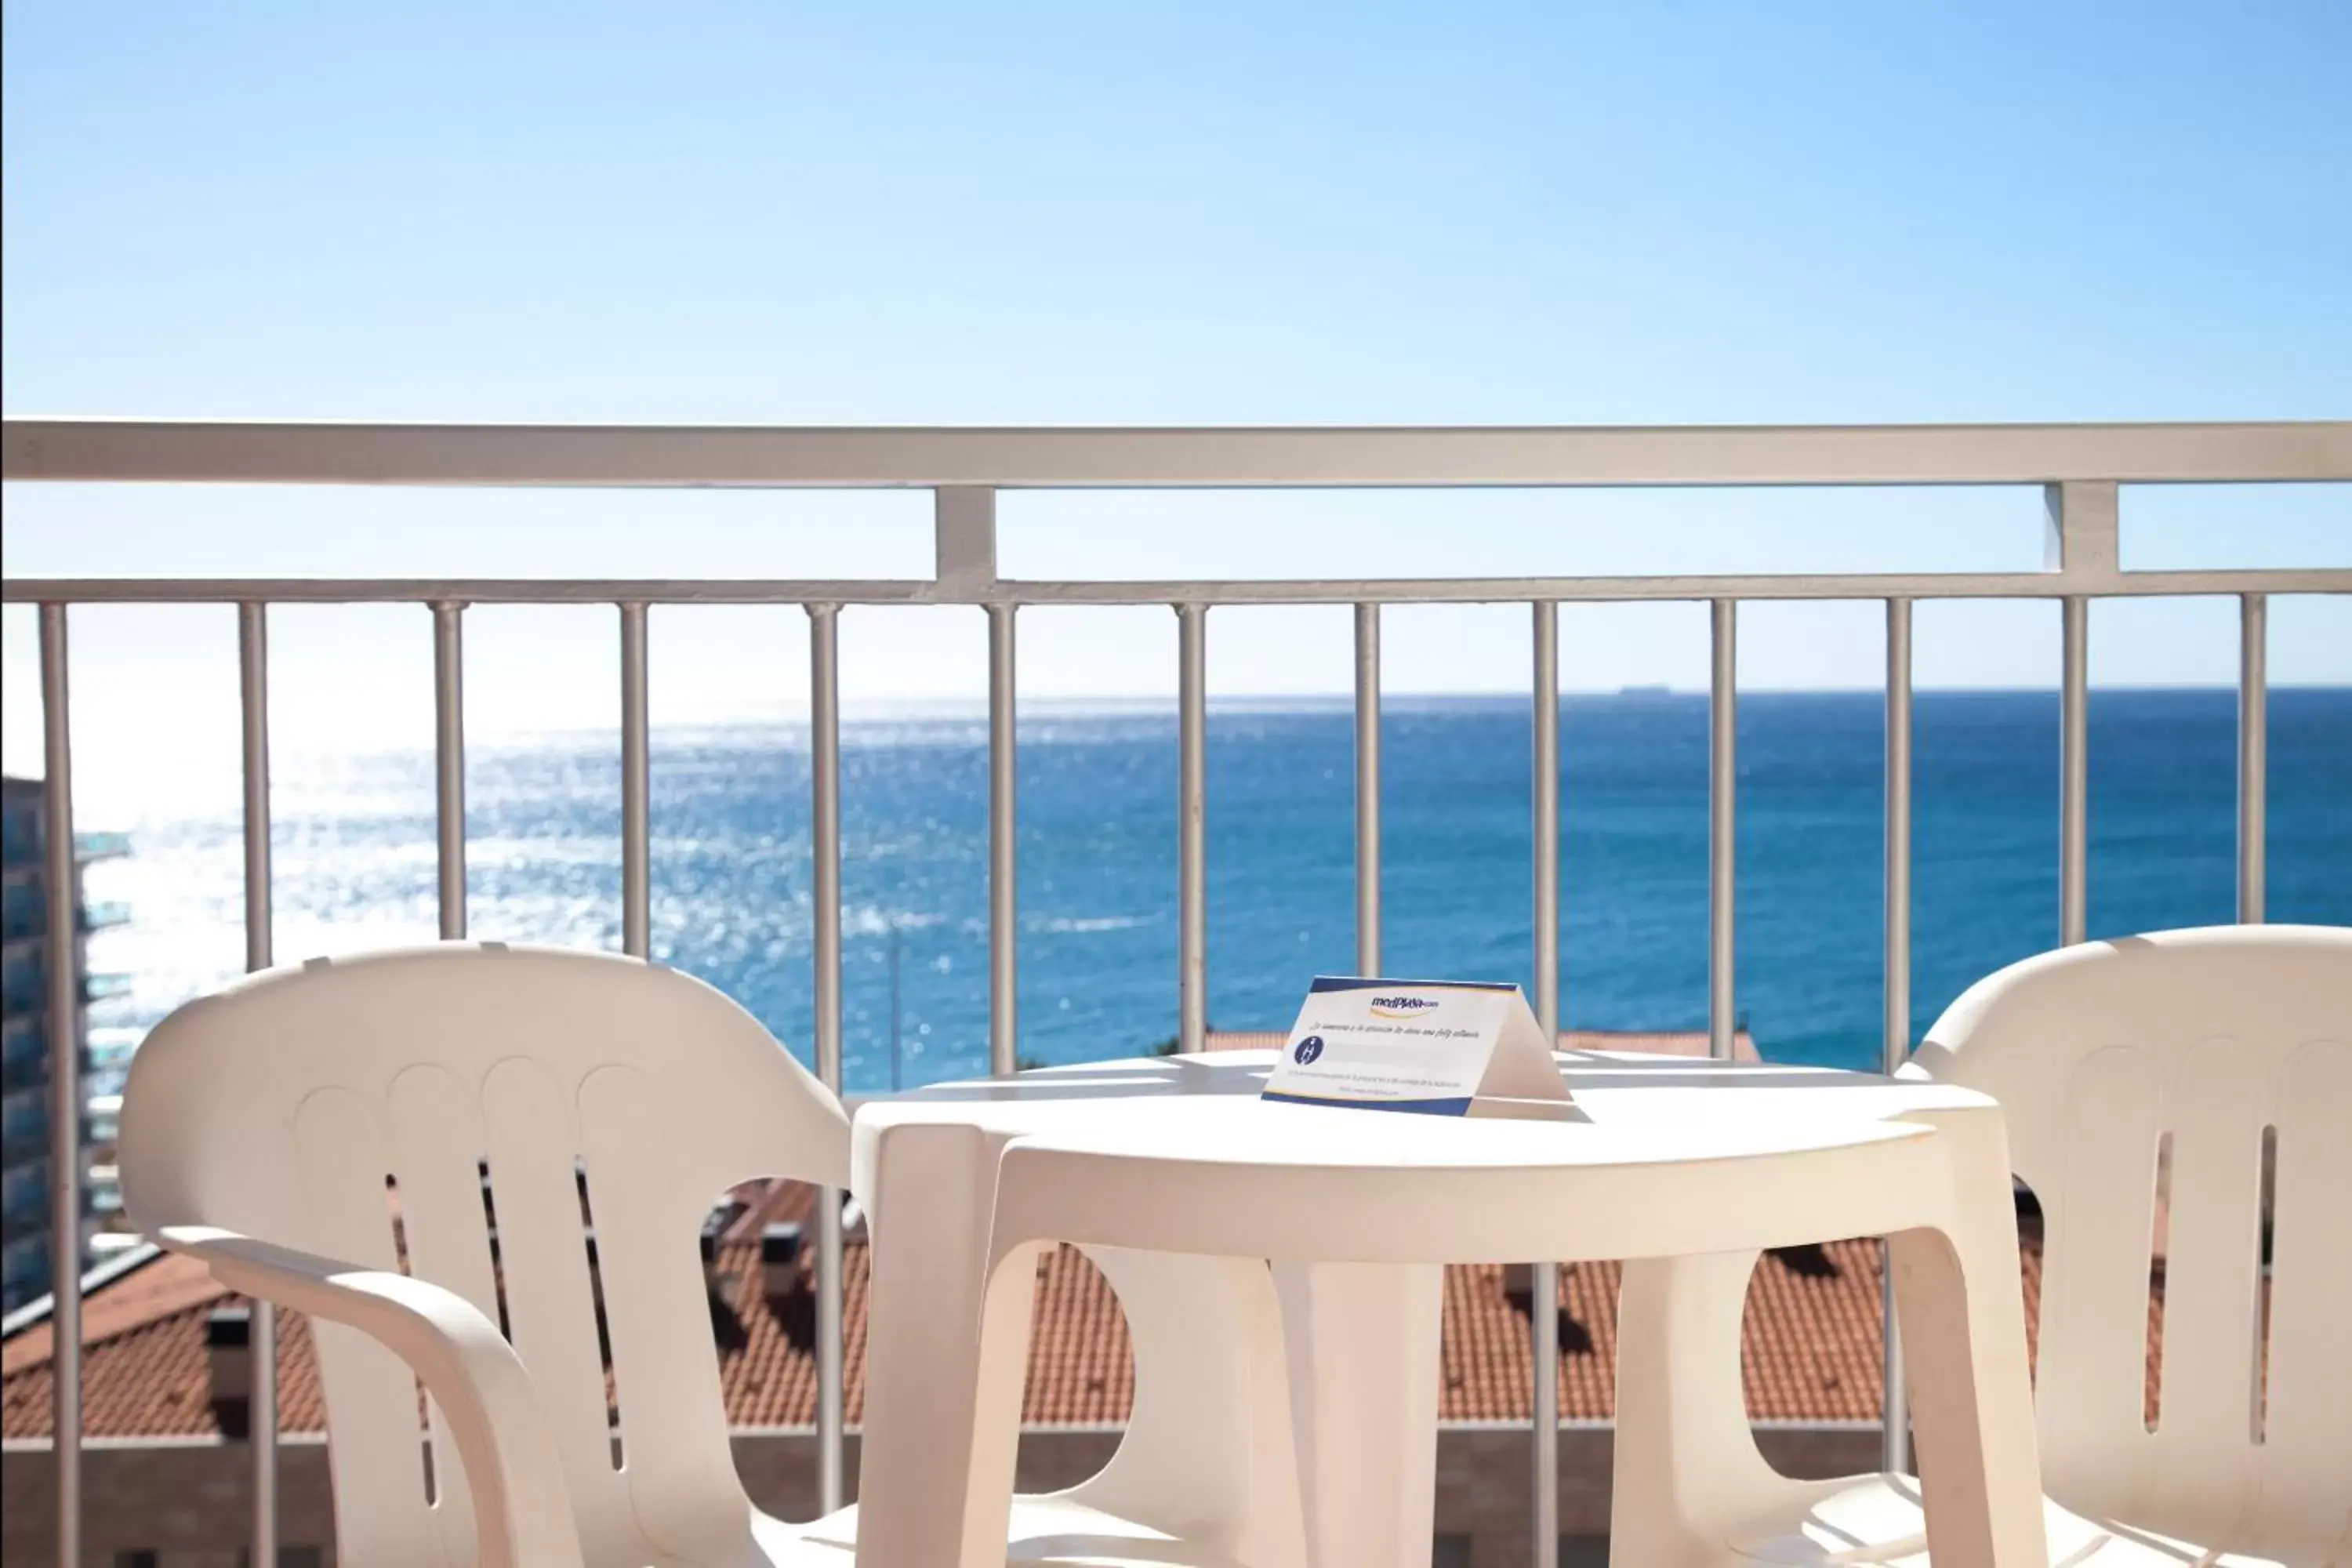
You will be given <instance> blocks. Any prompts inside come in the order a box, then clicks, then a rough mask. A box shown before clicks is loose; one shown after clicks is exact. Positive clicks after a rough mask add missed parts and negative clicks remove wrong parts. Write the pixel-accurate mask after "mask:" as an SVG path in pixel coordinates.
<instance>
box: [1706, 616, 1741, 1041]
mask: <svg viewBox="0 0 2352 1568" xmlns="http://www.w3.org/2000/svg"><path fill="white" fill-rule="evenodd" d="M1712 611H1713V613H1712V629H1713V633H1714V661H1713V665H1712V668H1710V670H1709V672H1708V677H1707V739H1708V746H1707V792H1706V818H1707V823H1706V826H1707V840H1706V871H1707V875H1706V1040H1707V1054H1708V1055H1709V1056H1711V1057H1713V1058H1715V1059H1716V1060H1717V1061H1729V1060H1731V1058H1732V1056H1733V1054H1734V1051H1735V1049H1736V1042H1737V1037H1738V1027H1739V1016H1738V1013H1737V1012H1735V1011H1734V1010H1733V1009H1734V1007H1735V1006H1736V1005H1737V995H1736V993H1735V991H1734V988H1733V971H1732V963H1733V956H1734V955H1733V945H1732V943H1733V934H1734V931H1735V929H1736V928H1735V927H1734V924H1733V891H1734V889H1733V885H1732V883H1733V878H1734V876H1735V874H1736V870H1737V864H1738V854H1737V841H1736V839H1735V838H1734V837H1733V836H1734V833H1735V831H1736V829H1735V822H1734V811H1735V802H1736V797H1737V796H1738V752H1737V746H1738V705H1739V690H1738V686H1739V652H1738V611H1739V605H1738V602H1737V601H1736V600H1732V599H1717V600H1715V601H1713V603H1712Z"/></svg>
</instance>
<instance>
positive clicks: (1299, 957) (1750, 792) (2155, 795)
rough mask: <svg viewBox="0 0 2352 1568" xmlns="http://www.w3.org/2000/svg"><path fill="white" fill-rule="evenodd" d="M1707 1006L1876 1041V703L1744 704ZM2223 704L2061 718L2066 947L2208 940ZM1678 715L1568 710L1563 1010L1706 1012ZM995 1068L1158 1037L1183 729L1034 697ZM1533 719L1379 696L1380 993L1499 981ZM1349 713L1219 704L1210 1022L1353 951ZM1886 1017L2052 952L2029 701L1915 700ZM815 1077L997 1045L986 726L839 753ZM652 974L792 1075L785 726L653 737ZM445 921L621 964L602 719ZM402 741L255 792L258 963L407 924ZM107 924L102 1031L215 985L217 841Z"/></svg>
mask: <svg viewBox="0 0 2352 1568" xmlns="http://www.w3.org/2000/svg"><path fill="white" fill-rule="evenodd" d="M2270 704H2271V705H2270V756H2271V788H2270V796H2269V804H2270V832H2269V855H2270V861H2269V864H2270V885H2269V906H2270V910H2269V912H2270V916H2271V918H2272V919H2273V920H2278V921H2289V920H2294V921H2325V922H2330V923H2340V924H2352V689H2283V690H2279V691H2276V692H2273V694H2272V697H2271V700H2270ZM1738 719H1739V724H1738V779H1739V789H1738V969H1737V973H1738V1006H1739V1011H1740V1012H1741V1013H1742V1015H1743V1016H1745V1018H1746V1020H1747V1022H1748V1026H1749V1027H1750V1028H1752V1029H1753V1031H1754V1033H1755V1035H1756V1037H1757V1040H1758V1042H1759V1046H1760V1047H1761V1048H1762V1050H1763V1052H1764V1054H1765V1055H1766V1056H1767V1057H1769V1058H1774V1059H1780V1060H1788V1061H1799V1062H1811V1063H1822V1064H1830V1065H1838V1066H1864V1065H1868V1064H1871V1063H1874V1062H1875V1061H1876V1059H1877V1058H1878V1053H1879V1032H1880V1023H1879V1019H1880V1009H1881V938H1880V921H1881V913H1882V911H1881V887H1882V881H1881V876H1882V873H1881V855H1882V833H1883V822H1882V816H1881V813H1882V806H1883V783H1882V773H1881V768H1882V763H1883V756H1884V744H1885V738H1884V731H1883V727H1882V726H1883V704H1882V701H1881V700H1880V699H1879V698H1878V697H1877V696H1876V695H1875V694H1872V693H1836V694H1827V693H1825V694H1797V693H1750V694H1747V695H1744V696H1743V697H1742V698H1741V700H1740V703H1739V711H1738ZM2236 723H2237V720H2236V700H2235V695H2234V693H2232V692H2230V691H2228V690H2181V691H2150V690H2117V691H2100V692H2095V694H2094V696H2093V700H2092V705H2091V717H2090V724H2091V803H2090V805H2091V817H2090V821H2091V846H2090V892H2091V901H2090V924H2091V929H2092V933H2093V934H2094V935H2099V934H2108V933H2119V932H2125V931H2143V930H2149V929H2156V928H2160V927H2166V926H2178V925H2188V924H2198V923H2205V922H2210V921H2227V920H2229V919H2230V918H2231V910H2232V903H2233V898H2234V889H2235V870H2234V843H2235V834H2236V762H2235V748H2236ZM1706 736H1707V712H1706V700H1705V699H1704V698H1703V697H1697V696H1679V695H1665V694H1658V695H1645V694H1641V693H1628V694H1624V695H1620V696H1609V697H1572V698H1570V699H1568V700H1565V701H1564V702H1563V704H1562V708H1561V788H1562V807H1561V822H1562V834H1561V837H1562V845H1561V903H1562V938H1563V940H1562V953H1563V956H1562V971H1561V973H1562V995H1563V998H1564V1006H1565V1016H1566V1019H1567V1021H1568V1022H1569V1023H1570V1025H1573V1026H1589V1027H1608V1028H1657V1029H1678V1028H1688V1029H1697V1028H1704V1027H1705V1026H1706V896H1707V895H1706V789H1707V781H1706V769H1707V758H1706ZM1020 742H1021V745H1020V771H1019V796H1020V834H1021V846H1020V847H1021V886H1020V909H1021V938H1020V974H1021V984H1020V1020H1021V1025H1020V1035H1021V1051H1022V1053H1023V1054H1024V1056H1026V1057H1030V1058H1035V1059H1039V1060H1044V1061H1048V1062H1064V1061H1076V1060H1085V1059H1089V1058H1106V1057H1116V1056H1129V1055H1133V1054H1136V1053H1137V1052H1139V1051H1141V1050H1143V1049H1146V1048H1148V1047H1150V1046H1151V1045H1153V1044H1154V1043H1155V1042H1157V1041H1160V1040H1162V1039H1164V1038H1166V1037H1170V1036H1171V1035H1173V1034H1174V1032H1175V1028H1176V1007H1177V992H1176V946H1177V932H1176V917H1175V902H1176V796H1175V779H1176V727H1175V718H1174V714H1173V712H1172V710H1170V709H1167V708H1164V707H1157V708H1147V707H1132V708H1126V709H1109V710H1106V709H1102V708H1092V709H1076V708H1073V709H1069V710H1057V709H1053V708H1043V709H1038V710H1026V711H1024V714H1023V716H1022V720H1021V725H1020ZM1529 745H1530V719H1529V714H1528V706H1527V703H1526V701H1525V700H1524V699H1491V700H1490V699H1478V698H1449V699H1425V700H1412V699H1406V698H1399V699H1392V700H1391V701H1390V703H1389V704H1388V706H1387V710H1386V714H1385V718H1384V723H1383V730H1382V753H1383V766H1384V784H1383V792H1382V811H1383V835H1382V856H1383V861H1384V865H1385V879H1384V893H1383V904H1382V910H1383V923H1384V927H1385V946H1386V952H1385V955H1384V957H1385V962H1384V963H1383V966H1382V967H1383V968H1384V969H1385V970H1386V971H1387V972H1388V973H1391V974H1411V975H1423V976H1432V977H1449V978H1473V979H1496V980H1509V981H1517V982H1519V983H1521V984H1526V983H1528V980H1529V978H1530V973H1531V967H1530V955H1529V951H1528V950H1529V945H1530V936H1529V932H1530V927H1531V915H1530V907H1529V906H1530V885H1529V875H1528V846H1529V801H1528V756H1529ZM1352 756H1353V753H1352V720H1351V716H1350V713H1349V709H1348V706H1347V704H1346V703H1345V702H1344V701H1336V702H1304V701H1303V702H1296V703H1269V704H1263V705H1246V706H1228V707H1219V708H1215V709H1213V710H1212V714H1211V719H1210V726H1209V754H1208V787H1209V805H1208V819H1209V976H1210V980H1209V995H1210V1000H1209V1010H1210V1019H1211V1023H1212V1025H1213V1026H1214V1027H1219V1028H1280V1027H1285V1026H1287V1025H1288V1023H1289V1021H1290V1019H1291V1017H1292V1016H1293V1014H1294V1013H1295V1012H1296V1010H1297V1005H1298V1003H1299V999H1300V997H1301V995H1302V994H1303V993H1304V991H1305V989H1306V986H1307V981H1308V980H1309V979H1310V978H1311V977H1312V976H1313V975H1315V974H1317V973H1348V972H1351V971H1352V970H1353V968H1354V951H1355V936H1354V858H1353V810H1354V807H1353V798H1354V797H1353V790H1354V782H1353V760H1352ZM1915 758H1916V762H1915V773H1916V805H1915V860H1914V864H1915V872H1914V889H1915V901H1914V911H1915V912H1914V937H1915V945H1914V961H1913V973H1914V981H1913V995H1914V1000H1915V1004H1916V1005H1915V1033H1916V1030H1921V1029H1924V1028H1925V1027H1926V1026H1927V1024H1928V1023H1929V1022H1930V1021H1931V1020H1932V1019H1933V1018H1934V1017H1935V1016H1936V1014H1937V1012H1938V1011H1939V1010H1940V1009H1941V1008H1942V1007H1943V1006H1944V1005H1946V1004H1947V1003H1948V1002H1949V1001H1950V1000H1951V999H1952V998H1953V997H1954V996H1955V995H1956V994H1958V992H1959V991H1960V990H1961V989H1962V988H1963V987H1965V986H1966V985H1967V984H1969V983H1970V982H1971V981H1973V980H1975V979H1976V978H1978V977H1979V976H1980V975H1982V974H1985V973H1989V972H1990V971H1991V970H1993V969H1995V968H1998V967H2000V965H2001V964H2003V963H2008V962H2010V961H2011V960H2013V959H2016V958H2019V957H2021V956H2024V955H2026V954H2028V953H2031V952H2036V951H2039V950H2040V949H2042V948H2044V947H2047V946H2050V945H2053V943H2054V942H2055V941H2056V938H2057V918H2058V917H2057V897H2058V880H2057V857H2058V820H2057V799H2058V702H2057V697H2056V694H2055V693H2053V692H1984V693H1971V692H1931V693H1923V694H1921V695H1920V696H1919V697H1918V699H1917V705H1916V751H1915ZM842 770H843V800H844V813H843V816H844V846H843V860H844V870H843V879H844V887H845V952H844V965H845V1036H846V1040H845V1055H846V1068H845V1070H846V1078H847V1080H848V1084H849V1087H850V1088H851V1089H853V1090H875V1089H883V1088H887V1085H888V1083H889V1081H890V1077H891V1065H890V1055H891V1053H890V1049H889V1038H890V1030H889V1019H890V1016H891V990H892V988H891V984H890V974H891V971H892V967H893V966H892V949H893V947H894V945H895V946H896V948H897V950H898V974H899V984H898V997H899V1018H900V1039H901V1041H902V1049H901V1058H900V1061H901V1072H902V1075H903V1079H904V1081H905V1082H907V1083H909V1084H912V1083H918V1082H923V1081H929V1080H932V1079H940V1078H944V1077H950V1076H958V1075H964V1074H970V1073H973V1072H978V1071H982V1070H984V1069H985V1065H986V1061H987V1030H988V990H987V951H988V947H987V926H986V913H987V885H986V857H987V837H986V801H987V758H986V730H985V724H984V721H983V720H982V717H981V716H980V715H978V714H971V715H957V716H948V717H929V718H920V719H912V720H909V719H904V718H896V719H891V720H887V721H853V722H851V723H849V724H847V725H845V731H844V736H843V761H842ZM652 773H653V795H652V816H653V832H654V839H653V879H654V889H653V892H654V939H655V946H656V952H657V954H658V955H659V956H660V957H662V958H664V959H666V960H667V961H668V962H670V963H676V964H677V965H679V966H681V967H683V968H686V969H688V970H690V971H692V972H694V973H698V974H700V975H702V976H704V977H705V978H707V979H709V980H710V981H711V982H713V983H714V984H717V985H719V987H720V988H722V989H723V990H725V991H727V992H729V993H730V994H733V995H734V996H736V997H737V998H739V999H740V1001H742V1002H743V1003H744V1004H745V1005H747V1006H749V1007H750V1008H751V1010H752V1011H753V1012H754V1013H756V1014H757V1015H758V1016H760V1017H761V1018H762V1019H763V1020H764V1021H766V1022H767V1024H768V1025H769V1026H771V1027H772V1028H773V1029H774V1030H775V1031H776V1032H777V1033H778V1034H779V1035H780V1036H782V1037H783V1038H784V1039H785V1040H786V1041H787V1042H788V1043H789V1044H791V1045H792V1047H793V1048H794V1049H795V1050H796V1051H799V1052H802V1053H803V1054H805V1053H806V1051H807V1049H808V1041H809V1034H810V1018H811V1006H810V988H811V950H810V929H811V927H810V862H809V833H808V828H809V814H808V784H809V768H808V752H807V749H806V737H805V734H804V733H803V732H800V731H793V730H788V729H776V728H741V729H720V730H707V731H694V732H665V731H656V734H655V739H654V748H653V753H652ZM467 791H468V813H467V838H468V863H469V879H468V887H469V908H470V912H471V921H472V934H474V935H476V936H480V937H498V938H506V939H509V940H531V941H543V942H570V943H585V944H594V945H604V946H609V947H617V946H618V945H619V941H620V874H619V869H618V867H619V831H620V820H619V763H618V752H617V745H616V743H615V742H614V741H613V740H612V739H611V738H609V737H597V738H594V739H583V740H574V741H566V742H545V743H539V744H533V745H530V746H522V747H500V748H489V747H477V748H475V749H474V750H473V751H472V752H471V753H470V754H469V757H468V776H467ZM432 801H433V787H432V761H431V758H430V757H429V755H424V754H418V753H413V752H410V753H390V754H383V755H376V756H366V757H357V758H342V759H338V760H336V761H334V762H333V763H329V764H319V765H316V766H313V767H312V768H310V771H307V772H302V771H295V772H292V773H289V772H286V771H284V770H281V775H280V778H279V780H278V789H277V795H276V812H277V831H276V847H275V853H276V862H277V879H276V899H277V948H278V956H279V957H280V958H281V959H282V960H291V959H296V958H299V957H303V956H307V955H310V954H313V953H319V952H341V951H349V950H351V949H352V948H355V947H363V946H369V945H374V944H377V943H381V942H395V941H411V940H428V939H430V938H431V937H432V935H433V934H434V931H435V910H436V892H435V888H436V881H435V862H434V851H433V844H434V824H433V818H432ZM101 869H102V870H103V871H104V872H105V873H106V875H108V876H109V877H110V878H113V879H115V880H114V881H113V882H112V884H111V885H110V886H108V887H105V888H102V889H95V891H96V892H97V893H98V895H99V896H105V897H122V898H126V899H128V900H130V901H131V903H132V905H133V907H134V910H135V913H136V922H135V924H134V925H133V926H132V927H131V929H130V930H128V931H121V932H116V933H109V934H108V935H107V936H106V937H104V938H103V939H101V940H102V941H103V942H107V943H110V944H112V945H111V946H110V947H109V948H106V949H103V950H101V951H100V952H98V953H97V954H96V961H97V962H98V963H100V966H101V967H112V968H116V969H121V970H125V971H128V972H129V973H131V975H132V977H133V981H134V985H133V989H132V992H131V995H130V996H129V997H128V998H126V999H125V1000H124V1001H123V1002H121V1003H120V1004H118V1007H119V1008H120V1009H121V1011H120V1013H119V1016H118V1020H117V1021H119V1022H121V1023H122V1024H124V1025H127V1026H131V1028H132V1029H135V1028H136V1027H137V1026H141V1025H143V1024H147V1023H152V1021H153V1019H154V1018H155V1017H157V1016H161V1014H162V1013H163V1011H165V1010H166V1009H168V1008H169V1007H170V1006H171V1005H174V1004H176V1003H177V1002H178V1001H179V1000H181V999H183V998H184V996H186V995H189V994H194V992H196V991H198V990H200V989H202V988H204V987H205V986H206V985H209V984H216V983H218V982H219V981H220V980H222V979H225V978H226V977H227V976H228V975H230V974H232V973H235V971H236V968H237V967H238V963H239V958H240V955H241V946H240V942H241V930H242V927H241V924H240V921H241V919H242V916H241V904H240V902H239V892H238V881H237V877H238V869H239V850H238V838H237V826H236V822H235V821H234V820H233V819H226V818H206V819H191V820H171V819H168V818H167V819H162V820H158V821H154V822H151V823H149V824H148V825H146V826H144V827H142V830H141V832H140V834H139V836H138V851H137V854H136V855H135V856H134V857H133V858H131V860H129V861H126V862H123V863H121V865H120V866H117V867H112V868H101Z"/></svg>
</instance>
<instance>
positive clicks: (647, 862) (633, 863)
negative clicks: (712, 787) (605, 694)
mask: <svg viewBox="0 0 2352 1568" xmlns="http://www.w3.org/2000/svg"><path fill="white" fill-rule="evenodd" d="M649 709H650V703H649V700H648V696H647V692H646V606H645V602H644V601H643V600H641V599H640V600H630V601H625V602H624V603H623V604H622V605H621V951H622V952H625V953H627V954H628V955H629V956H630V957H632V958H651V957H652V956H653V951H654V883H653V803H652V798H651V797H652V795H653V760H652V743H653V736H652V715H651V712H650V710H649Z"/></svg>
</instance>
